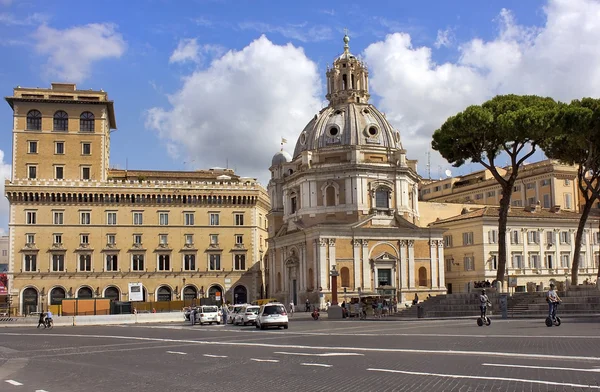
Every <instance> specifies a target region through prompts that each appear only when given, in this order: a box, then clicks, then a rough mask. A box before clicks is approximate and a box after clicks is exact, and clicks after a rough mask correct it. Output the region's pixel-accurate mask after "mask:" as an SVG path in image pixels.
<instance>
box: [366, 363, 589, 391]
mask: <svg viewBox="0 0 600 392" xmlns="http://www.w3.org/2000/svg"><path fill="white" fill-rule="evenodd" d="M367 370H368V371H371V372H383V373H399V374H410V375H413V376H432V377H443V378H465V379H470V380H491V381H512V382H522V383H526V384H541V385H557V386H563V387H574V388H589V389H600V386H597V385H586V384H573V383H567V382H555V381H544V380H527V379H521V378H510V377H486V376H469V375H466V374H443V373H427V372H412V371H407V370H394V369H374V368H368V369H367Z"/></svg>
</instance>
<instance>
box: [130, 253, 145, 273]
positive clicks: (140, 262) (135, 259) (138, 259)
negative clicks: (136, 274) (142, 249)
mask: <svg viewBox="0 0 600 392" xmlns="http://www.w3.org/2000/svg"><path fill="white" fill-rule="evenodd" d="M131 270H132V271H143V270H144V255H132V256H131Z"/></svg>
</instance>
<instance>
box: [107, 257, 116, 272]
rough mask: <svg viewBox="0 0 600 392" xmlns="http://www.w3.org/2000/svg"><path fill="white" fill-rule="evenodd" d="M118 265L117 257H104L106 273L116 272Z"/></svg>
mask: <svg viewBox="0 0 600 392" xmlns="http://www.w3.org/2000/svg"><path fill="white" fill-rule="evenodd" d="M118 270H119V263H118V256H117V255H106V271H118Z"/></svg>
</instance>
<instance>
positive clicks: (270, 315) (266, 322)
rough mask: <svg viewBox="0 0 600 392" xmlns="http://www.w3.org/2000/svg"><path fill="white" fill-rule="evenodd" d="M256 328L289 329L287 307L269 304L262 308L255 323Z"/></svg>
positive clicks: (274, 303)
mask: <svg viewBox="0 0 600 392" xmlns="http://www.w3.org/2000/svg"><path fill="white" fill-rule="evenodd" d="M255 325H256V328H260V329H267V328H269V327H283V328H284V329H288V315H287V311H286V310H285V306H283V304H280V303H276V302H273V303H268V304H264V305H263V306H261V307H260V310H259V311H258V316H257V317H256V322H255Z"/></svg>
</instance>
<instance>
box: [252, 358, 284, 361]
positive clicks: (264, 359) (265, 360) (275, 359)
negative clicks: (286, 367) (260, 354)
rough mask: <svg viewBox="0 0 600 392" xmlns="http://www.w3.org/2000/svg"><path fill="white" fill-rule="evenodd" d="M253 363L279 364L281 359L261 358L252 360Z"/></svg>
mask: <svg viewBox="0 0 600 392" xmlns="http://www.w3.org/2000/svg"><path fill="white" fill-rule="evenodd" d="M250 360H251V361H255V362H279V359H259V358H250Z"/></svg>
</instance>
